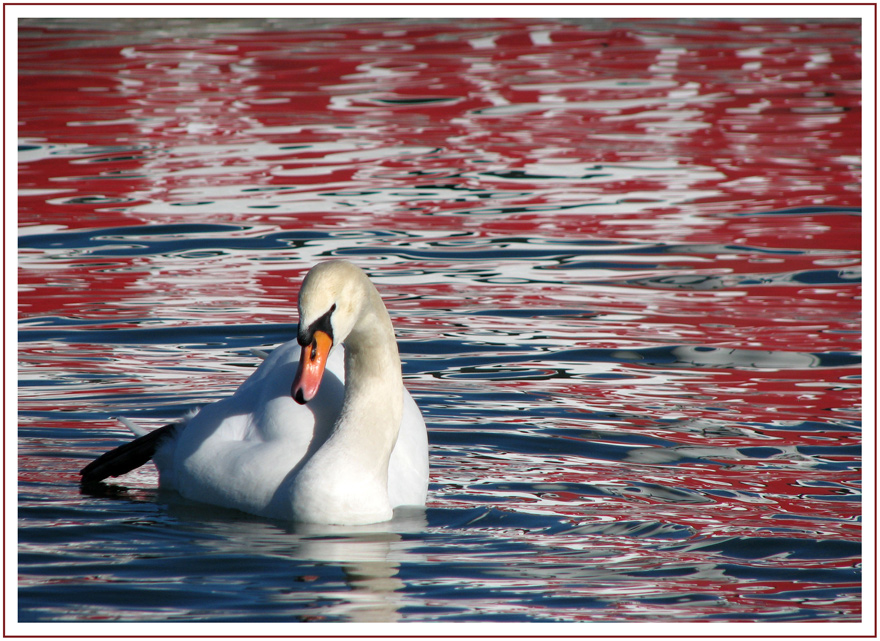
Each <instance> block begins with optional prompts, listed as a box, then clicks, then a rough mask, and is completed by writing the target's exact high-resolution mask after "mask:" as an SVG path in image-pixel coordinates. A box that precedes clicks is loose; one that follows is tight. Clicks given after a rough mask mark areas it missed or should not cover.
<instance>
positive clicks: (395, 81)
mask: <svg viewBox="0 0 880 641" xmlns="http://www.w3.org/2000/svg"><path fill="white" fill-rule="evenodd" d="M19 38H20V41H19V55H20V60H19V92H20V93H19V110H20V111H19V123H20V128H19V185H18V187H19V201H18V202H19V210H18V216H19V220H18V225H19V234H20V236H19V240H18V252H19V255H18V261H19V262H18V266H19V272H18V290H19V294H18V296H19V299H18V300H19V308H18V323H19V344H18V359H19V370H18V372H19V378H18V416H19V424H18V451H17V454H18V557H17V568H18V574H19V579H18V595H17V599H18V605H17V618H18V620H19V621H20V622H25V623H27V622H65V626H64V628H63V630H64V633H66V634H79V633H84V632H80V630H82V631H85V630H88V631H89V633H90V634H99V633H101V632H102V630H107V631H108V633H109V631H110V630H115V629H116V628H113V627H112V625H111V624H109V623H107V622H132V621H138V622H157V621H174V622H215V623H216V622H229V623H230V625H231V624H232V623H233V622H238V623H243V622H297V621H326V622H352V621H385V622H393V621H409V622H440V623H444V622H496V623H498V622H508V623H510V622H514V623H518V622H530V623H537V622H585V623H594V624H598V623H603V622H631V623H632V622H641V623H655V622H667V623H668V622H677V623H685V622H719V621H720V622H787V623H788V624H789V625H786V626H785V627H780V628H779V630H780V633H783V632H784V633H786V634H791V633H792V630H800V629H801V628H798V627H797V625H796V624H804V623H812V622H822V623H828V622H836V623H857V622H860V621H861V620H862V617H863V610H862V587H863V586H862V583H863V576H862V522H861V515H862V500H861V481H862V473H861V460H862V458H861V413H862V410H861V371H862V368H861V336H862V327H861V322H862V321H861V286H860V284H861V279H860V269H859V268H860V262H861V225H862V221H861V216H860V213H861V175H860V162H861V139H860V136H861V51H860V38H861V36H860V24H859V22H858V21H857V20H824V21H803V20H801V21H774V20H734V21H714V20H703V21H699V20H690V21H684V20H654V21H643V20H622V19H621V20H579V21H578V20H549V19H548V20H539V19H527V20H440V21H431V20H415V19H412V20H402V21H401V20H397V21H396V20H362V21H354V22H347V21H341V20H340V21H327V20H324V21H321V20H310V21H285V20H253V21H248V20H235V21H222V20H197V21H185V20H171V21H155V20H133V19H132V20H119V21H116V20H114V21H109V22H108V21H101V20H83V21H64V20H39V21H36V20H30V21H23V22H22V23H20V25H19ZM331 257H344V258H347V259H349V260H352V261H354V262H356V263H357V264H358V265H361V266H362V267H363V268H365V269H366V270H367V272H368V273H369V274H370V276H371V277H372V279H373V281H374V283H375V284H376V286H377V287H378V288H379V290H380V292H381V294H382V295H383V297H384V299H385V301H386V304H387V306H388V308H389V311H390V313H391V315H392V318H393V320H394V323H395V327H396V331H397V336H398V340H399V345H400V350H401V356H402V359H403V361H404V375H405V383H406V385H407V387H408V388H409V390H410V391H411V393H412V394H413V396H414V398H415V399H416V401H417V402H418V404H419V406H420V407H421V410H422V412H423V414H424V416H425V419H426V422H427V424H428V428H429V439H430V444H431V486H430V496H429V500H428V506H427V508H426V509H425V510H415V511H409V512H406V513H401V514H398V515H397V516H396V518H395V520H394V521H393V522H391V523H389V524H385V525H382V526H375V527H370V528H361V529H351V528H348V529H346V528H333V529H328V528H315V527H304V526H300V525H294V524H287V523H279V522H273V521H268V520H264V519H259V518H256V517H250V516H247V515H243V514H239V513H235V512H231V511H223V510H219V509H216V508H212V507H208V506H199V505H195V504H191V503H187V502H185V501H183V500H182V499H180V498H179V497H176V496H173V495H166V494H164V493H159V492H157V490H156V480H157V474H156V471H155V468H154V467H153V466H152V465H151V464H150V465H147V466H145V467H143V468H141V469H140V470H138V471H136V472H134V473H132V474H130V475H128V476H125V477H121V478H119V479H117V480H115V481H114V483H113V484H111V485H108V486H107V487H106V488H104V490H102V491H89V492H86V491H83V490H81V489H80V486H79V482H78V480H79V475H78V471H79V470H80V468H82V467H83V466H84V465H85V464H86V463H87V462H88V461H89V460H91V459H92V458H94V457H95V456H97V455H98V454H100V453H102V452H104V451H106V450H107V449H110V448H112V447H115V446H116V445H119V444H121V443H122V442H124V441H125V440H127V439H128V438H129V434H128V432H127V430H126V429H125V428H124V427H123V426H122V425H121V424H120V423H119V422H118V421H117V419H116V417H119V416H122V417H127V418H129V419H131V420H132V421H134V422H135V423H137V424H139V425H141V426H143V427H147V428H153V427H158V426H161V425H164V424H165V423H167V422H169V421H171V420H173V419H175V418H177V417H179V416H180V415H182V414H183V413H185V412H186V411H187V410H188V409H190V408H192V407H194V406H197V405H200V404H204V403H206V402H210V401H213V400H216V399H219V398H222V397H224V396H227V395H229V394H230V393H231V392H232V391H233V390H234V389H235V388H236V387H237V386H238V385H239V384H240V383H241V382H242V381H243V380H244V379H245V378H246V377H247V376H248V375H249V374H250V373H251V372H252V371H253V370H254V368H255V367H256V365H257V364H258V359H257V358H256V357H255V356H254V355H253V354H252V353H251V351H250V350H251V349H252V348H258V349H263V350H271V349H272V347H273V346H275V345H277V344H279V343H281V342H283V341H286V340H289V339H291V338H293V336H294V332H295V328H296V323H297V316H296V306H295V302H296V292H297V290H298V287H299V282H300V280H301V278H302V277H303V275H304V274H305V272H306V271H307V270H308V269H309V267H311V266H312V265H314V264H315V263H317V262H319V261H321V260H324V259H327V258H331ZM9 561H10V562H11V563H12V564H14V563H15V561H16V560H15V559H9ZM9 615H10V616H12V615H11V613H10V614H9ZM72 622H79V623H78V624H76V625H73V624H72ZM97 622H104V623H103V625H102V626H98V627H97V628H95V627H88V626H89V624H94V623H97ZM78 625H82V626H86V627H77V626H78ZM105 626H107V627H105ZM144 629H146V628H144ZM149 629H152V628H149ZM163 629H165V628H163ZM228 629H229V630H233V629H234V630H240V629H241V628H237V627H230V628H228ZM245 629H247V630H251V631H253V630H254V629H256V628H253V626H250V627H248V628H245ZM286 629H287V631H288V632H290V630H291V629H290V628H286ZM527 629H528V628H519V630H527ZM595 629H596V628H591V627H589V626H587V627H584V628H583V629H582V630H583V633H584V634H586V633H588V632H591V631H593V630H595ZM655 629H656V628H655ZM676 629H677V630H679V631H680V630H682V628H676ZM713 629H715V630H716V631H717V630H719V628H713ZM725 629H729V628H725ZM811 629H812V630H814V632H813V633H816V632H815V631H818V630H820V628H811ZM823 629H827V628H823ZM297 630H300V629H299V628H297ZM304 630H308V631H309V632H308V633H312V632H311V631H312V630H314V633H315V634H319V633H321V628H320V626H319V627H318V628H317V629H316V628H314V627H313V626H312V627H307V628H304ZM298 633H300V634H305V633H306V632H298ZM679 633H680V632H679Z"/></svg>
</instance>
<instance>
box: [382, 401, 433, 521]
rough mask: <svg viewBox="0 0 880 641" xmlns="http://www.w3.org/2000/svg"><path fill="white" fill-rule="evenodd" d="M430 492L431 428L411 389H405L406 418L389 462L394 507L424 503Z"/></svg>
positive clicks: (390, 492)
mask: <svg viewBox="0 0 880 641" xmlns="http://www.w3.org/2000/svg"><path fill="white" fill-rule="evenodd" d="M427 494H428V429H427V427H426V426H425V419H424V418H423V417H422V413H421V411H419V407H418V405H416V402H415V401H414V400H413V398H412V396H410V394H409V392H408V391H406V390H404V393H403V418H402V419H401V421H400V432H399V433H398V435H397V444H396V445H395V446H394V450H393V451H392V452H391V460H390V461H389V463H388V498H389V499H390V500H391V505H392V507H397V506H400V505H424V504H425V500H426V498H427Z"/></svg>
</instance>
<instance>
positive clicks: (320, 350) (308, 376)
mask: <svg viewBox="0 0 880 641" xmlns="http://www.w3.org/2000/svg"><path fill="white" fill-rule="evenodd" d="M331 347H333V339H332V338H330V335H329V334H327V333H326V332H322V331H320V330H318V331H316V332H315V335H314V337H313V338H312V342H311V343H310V344H308V345H306V346H305V347H303V348H302V354H300V357H299V367H298V368H297V370H296V376H295V377H294V379H293V385H292V386H291V387H290V395H291V396H293V399H294V400H295V401H296V402H297V403H299V404H300V405H303V404H305V403H308V402H309V401H310V400H312V399H313V398H314V397H315V394H317V393H318V387H320V386H321V377H322V376H324V368H325V367H326V366H327V355H328V354H329V353H330V348H331Z"/></svg>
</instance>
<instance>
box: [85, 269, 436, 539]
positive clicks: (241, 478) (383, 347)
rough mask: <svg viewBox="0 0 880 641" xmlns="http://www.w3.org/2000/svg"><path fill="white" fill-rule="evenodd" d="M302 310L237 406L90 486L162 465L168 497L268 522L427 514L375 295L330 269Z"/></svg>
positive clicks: (213, 411)
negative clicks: (149, 464)
mask: <svg viewBox="0 0 880 641" xmlns="http://www.w3.org/2000/svg"><path fill="white" fill-rule="evenodd" d="M298 307H299V318H300V321H299V329H298V332H297V339H296V340H295V341H294V340H292V341H289V342H287V343H284V344H283V345H281V346H279V347H278V348H276V349H275V350H274V351H273V352H272V353H271V354H270V355H269V356H268V357H267V358H266V360H265V361H264V362H263V363H262V365H261V366H260V367H259V368H258V369H257V371H256V372H254V373H253V375H252V376H251V377H250V378H248V379H247V380H246V381H245V382H244V383H243V384H242V385H241V387H239V388H238V390H236V392H235V393H234V394H233V395H232V396H231V397H229V398H226V399H223V400H221V401H218V402H216V403H212V404H210V405H207V406H205V407H204V408H202V409H201V411H199V412H198V413H196V414H195V415H194V416H192V417H191V418H189V419H188V420H186V421H185V422H184V423H182V424H175V425H168V426H165V427H163V428H160V429H158V430H155V431H153V432H150V433H149V434H147V435H146V436H143V437H141V438H138V439H136V440H134V441H132V442H131V443H128V444H126V445H123V446H122V447H119V448H117V449H116V450H113V451H112V452H108V453H107V454H104V455H103V456H102V457H100V458H98V459H97V460H95V461H94V462H93V463H91V464H90V465H88V466H87V467H85V468H84V469H83V471H82V472H81V474H82V475H83V483H84V484H89V483H95V482H98V481H101V480H103V479H104V478H107V477H108V476H119V475H120V474H123V473H125V472H127V471H129V470H131V469H134V468H135V467H138V466H139V465H142V464H143V463H145V462H146V461H148V460H149V459H150V458H153V460H154V461H155V463H156V466H157V467H158V469H159V485H160V487H162V488H170V489H174V490H176V491H177V492H179V493H180V494H182V495H183V496H185V497H187V498H189V499H193V500H196V501H200V502H204V503H211V504H213V505H220V506H223V507H229V508H235V509H238V510H242V511H244V512H249V513H252V514H257V515H260V516H266V517H270V518H277V519H285V520H295V521H303V522H309V523H322V524H340V525H357V524H367V523H378V522H381V521H387V520H389V519H391V517H392V511H393V508H395V507H397V506H402V505H424V504H425V499H426V495H427V487H428V439H427V431H426V428H425V422H424V419H423V418H422V415H421V412H419V409H418V407H417V406H416V404H415V402H414V401H413V399H412V397H411V396H410V395H409V393H408V392H407V391H406V390H405V389H404V387H403V380H402V377H401V367H400V356H399V355H398V351H397V342H396V340H395V338H394V329H393V328H392V326H391V318H390V317H389V316H388V311H387V310H386V309H385V305H384V304H383V302H382V299H381V297H380V296H379V293H378V292H377V291H376V288H375V287H374V286H373V284H372V283H371V282H370V280H369V279H368V278H367V276H366V275H365V274H364V272H363V271H361V270H360V269H359V268H357V267H355V266H354V265H352V264H351V263H348V262H346V261H330V262H326V263H321V264H319V265H317V266H316V267H314V268H313V269H312V270H311V271H310V272H309V273H308V274H307V275H306V278H305V280H304V281H303V284H302V288H301V289H300V295H299V303H298ZM342 343H345V345H344V348H343V346H342Z"/></svg>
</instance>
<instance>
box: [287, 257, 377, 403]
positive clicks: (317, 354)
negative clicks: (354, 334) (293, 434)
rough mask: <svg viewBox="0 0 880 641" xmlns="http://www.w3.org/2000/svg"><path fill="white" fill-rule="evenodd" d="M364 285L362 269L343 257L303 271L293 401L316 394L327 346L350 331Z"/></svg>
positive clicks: (365, 293)
mask: <svg viewBox="0 0 880 641" xmlns="http://www.w3.org/2000/svg"><path fill="white" fill-rule="evenodd" d="M365 284H366V286H365ZM368 287H369V280H367V277H366V275H365V274H364V272H363V271H361V269H360V268H358V267H355V266H354V265H352V264H351V263H349V262H347V261H344V260H334V261H329V262H326V263H320V264H319V265H316V266H315V267H313V268H312V269H311V270H310V271H309V273H308V274H306V277H305V280H303V284H302V287H301V288H300V290H299V303H298V307H299V328H298V329H297V334H296V339H297V342H299V344H300V345H302V348H303V349H302V354H301V355H300V359H299V368H298V369H297V372H296V377H295V378H294V379H293V385H292V386H291V389H290V394H291V396H293V398H294V400H296V402H297V403H300V404H302V403H307V402H309V401H310V400H311V399H312V398H314V396H315V394H317V393H318V387H319V386H320V384H321V377H322V376H323V375H324V367H325V366H326V365H327V356H328V354H329V353H330V349H331V348H332V347H333V346H334V345H335V344H338V343H342V342H344V341H345V339H346V338H347V337H348V335H349V334H350V333H351V330H352V329H353V328H354V325H355V323H356V322H357V320H358V317H359V316H360V315H361V310H362V308H363V305H364V301H365V300H366V298H367V293H368V289H367V288H368Z"/></svg>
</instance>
